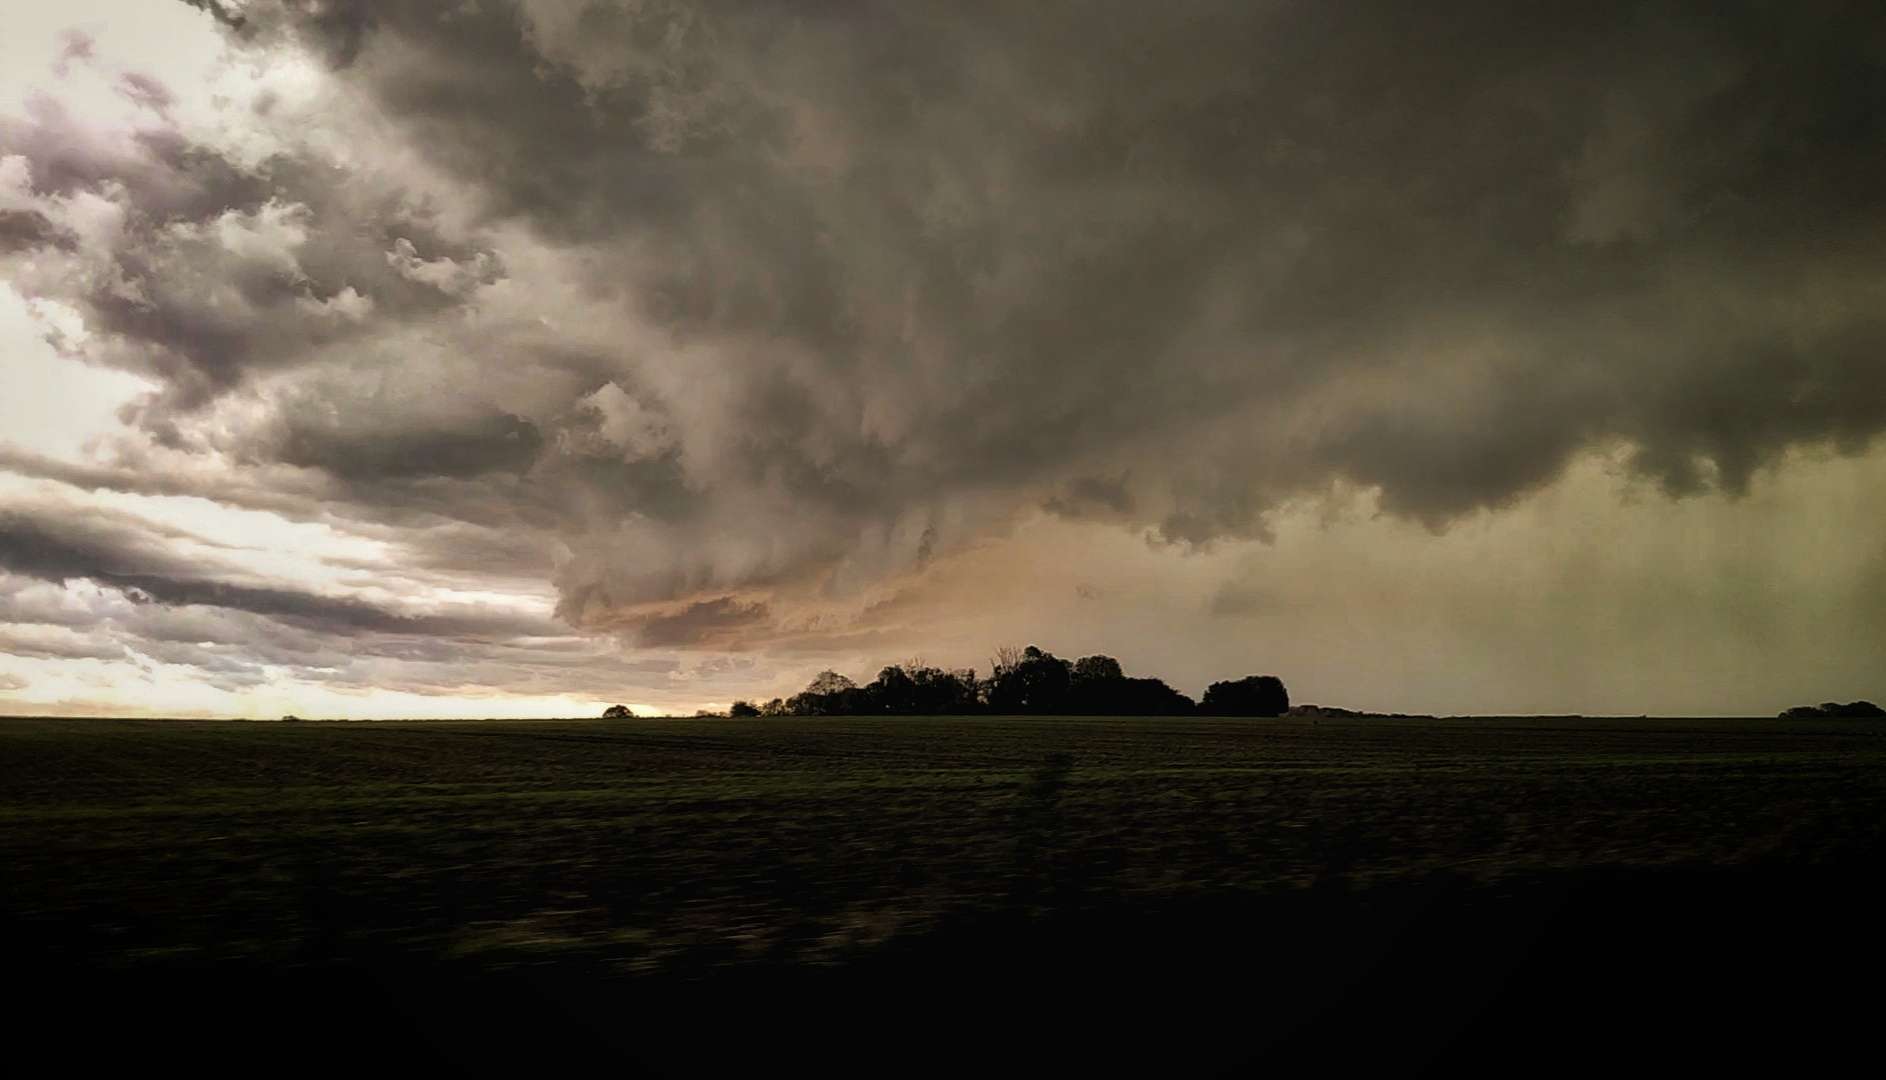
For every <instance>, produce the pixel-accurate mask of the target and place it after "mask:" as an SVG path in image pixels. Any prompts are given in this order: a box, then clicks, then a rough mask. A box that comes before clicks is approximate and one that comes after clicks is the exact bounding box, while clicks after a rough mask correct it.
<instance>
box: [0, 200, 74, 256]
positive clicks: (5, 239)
mask: <svg viewBox="0 0 1886 1080" xmlns="http://www.w3.org/2000/svg"><path fill="white" fill-rule="evenodd" d="M41 246H46V247H55V248H59V249H61V250H65V251H71V250H72V249H73V248H74V247H76V246H78V237H76V236H74V235H73V234H72V231H71V230H69V229H63V228H60V227H59V226H58V225H55V224H53V222H52V221H51V220H50V219H49V218H47V217H46V215H44V214H42V213H40V212H39V211H37V210H0V254H4V253H6V252H9V251H23V250H29V249H31V248H36V247H41Z"/></svg>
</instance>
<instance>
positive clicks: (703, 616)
mask: <svg viewBox="0 0 1886 1080" xmlns="http://www.w3.org/2000/svg"><path fill="white" fill-rule="evenodd" d="M769 615H770V612H769V611H768V610H767V607H766V605H765V604H761V603H754V602H751V601H742V600H740V599H738V598H735V597H731V596H721V597H716V598H714V599H712V600H703V601H700V602H699V603H694V604H689V605H688V606H687V607H685V608H682V609H681V610H679V611H675V612H671V613H668V614H663V615H656V616H652V617H650V618H647V619H644V620H642V621H641V622H640V624H639V625H637V626H636V627H635V639H636V643H637V644H639V645H642V646H645V647H649V648H662V647H674V646H690V647H701V646H712V645H716V644H727V643H729V642H738V641H739V640H740V639H741V638H743V637H744V636H745V635H746V634H747V633H748V632H749V631H751V630H752V629H754V628H755V627H758V626H762V625H765V624H766V623H767V622H768V617H769Z"/></svg>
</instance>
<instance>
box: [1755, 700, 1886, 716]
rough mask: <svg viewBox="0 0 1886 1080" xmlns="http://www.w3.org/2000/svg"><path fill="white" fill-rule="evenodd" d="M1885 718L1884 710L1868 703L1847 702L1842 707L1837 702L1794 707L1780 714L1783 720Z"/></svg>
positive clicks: (1885, 711) (1885, 712) (1885, 710)
mask: <svg viewBox="0 0 1886 1080" xmlns="http://www.w3.org/2000/svg"><path fill="white" fill-rule="evenodd" d="M1883 716H1886V709H1882V708H1880V707H1879V706H1878V705H1875V704H1873V703H1872V702H1870V701H1849V702H1847V703H1846V704H1845V705H1842V704H1841V703H1840V702H1838V701H1823V702H1821V703H1820V704H1819V705H1796V706H1795V707H1794V708H1792V709H1784V710H1782V712H1781V718H1782V719H1783V720H1819V719H1825V718H1835V719H1843V720H1867V719H1878V718H1880V717H1883Z"/></svg>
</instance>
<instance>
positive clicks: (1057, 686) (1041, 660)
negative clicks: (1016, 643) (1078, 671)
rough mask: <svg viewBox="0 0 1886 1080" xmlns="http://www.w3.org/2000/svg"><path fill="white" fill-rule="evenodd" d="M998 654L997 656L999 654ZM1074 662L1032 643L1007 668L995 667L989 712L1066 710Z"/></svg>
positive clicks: (1056, 711) (1048, 711) (1052, 711)
mask: <svg viewBox="0 0 1886 1080" xmlns="http://www.w3.org/2000/svg"><path fill="white" fill-rule="evenodd" d="M998 655H1000V654H999V653H998ZM1072 666H1073V665H1071V664H1069V663H1068V662H1067V661H1066V660H1063V659H1061V658H1060V657H1058V656H1056V655H1054V654H1053V653H1049V652H1043V651H1041V650H1040V649H1038V648H1036V647H1035V646H1033V645H1030V646H1028V647H1027V648H1026V649H1023V650H1022V655H1021V658H1020V659H1019V660H1017V661H1015V662H1014V663H1013V664H1012V665H1011V666H1009V667H1008V668H1007V669H1006V670H997V671H996V672H995V673H994V677H993V678H992V680H991V682H992V683H993V685H992V686H991V687H990V690H989V711H991V712H997V713H1058V712H1065V711H1067V707H1068V705H1069V704H1070V703H1069V700H1068V684H1069V683H1070V682H1071V681H1072V679H1073V673H1072V671H1071V668H1072Z"/></svg>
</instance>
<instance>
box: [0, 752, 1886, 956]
mask: <svg viewBox="0 0 1886 1080" xmlns="http://www.w3.org/2000/svg"><path fill="white" fill-rule="evenodd" d="M1882 734H1886V727H1882V726H1879V725H1867V724H1864V723H1845V724H1842V723H1820V724H1805V725H1804V724H1799V723H1787V722H1780V721H1757V720H1749V721H1726V720H1660V719H1652V720H1562V719H1554V720H1545V719H1524V720H1501V719H1472V720H1440V721H1435V720H1420V721H1412V720H1357V721H1348V722H1337V721H1330V720H1324V721H1321V722H1317V723H1312V722H1310V721H1308V720H1298V719H1281V720H1231V719H1158V720H1152V719H1147V720H1139V719H1083V718H986V717H977V718H918V719H905V718H897V719H889V718H887V719H792V720H756V721H732V720H664V721H648V720H629V721H580V722H579V721H571V722H509V721H490V722H481V723H303V724H276V723H210V722H181V721H109V720H86V721H79V720H6V721H0V858H3V859H4V864H5V865H6V866H7V867H8V872H7V874H6V883H5V885H4V889H3V891H0V925H4V927H5V933H6V935H7V938H8V940H9V943H10V944H11V947H12V954H13V955H14V956H16V957H18V956H22V955H30V956H34V957H38V958H41V959H42V960H45V961H48V962H52V963H57V964H60V965H78V966H85V967H92V968H99V967H102V968H114V969H124V968H140V967H150V966H159V967H162V966H167V965H178V964H191V965H195V964H204V963H215V962H220V961H234V962H238V963H241V964H246V965H251V966H253V965H264V966H271V965H272V966H295V965H304V964H315V963H323V962H332V961H336V960H350V959H352V960H359V959H362V958H365V959H367V960H378V959H383V958H405V959H409V960H425V961H443V962H449V963H451V964H455V965H470V966H473V967H477V968H481V969H505V968H510V967H516V966H520V965H523V966H529V965H534V964H541V963H545V962H564V961H580V962H582V963H583V964H585V965H589V966H590V967H592V968H595V969H598V970H603V971H608V972H615V973H618V974H620V975H622V976H624V977H631V978H633V977H639V976H648V975H662V974H673V973H682V974H687V975H699V974H701V973H704V972H713V971H717V970H724V969H738V968H742V967H751V966H755V965H757V966H780V965H785V966H794V967H797V966H802V965H840V964H844V963H847V962H850V961H853V960H856V959H858V958H860V957H866V956H869V955H870V954H871V953H872V952H873V951H874V950H877V949H879V948H880V947H881V946H883V945H884V944H885V943H887V942H893V941H903V940H912V939H921V938H922V937H923V936H924V935H926V934H928V933H931V932H932V931H934V930H935V929H936V928H937V927H938V926H941V925H945V924H947V923H949V922H950V921H951V920H960V919H962V918H965V917H969V916H974V915H977V914H979V913H999V912H1009V913H1016V912H1021V913H1037V914H1038V913H1043V912H1047V913H1053V912H1057V911H1070V912H1081V911H1093V910H1105V909H1108V908H1110V907H1122V906H1130V905H1146V904H1153V903H1164V902H1167V901H1173V902H1178V901H1183V900H1185V899H1187V898H1198V897H1211V898H1217V899H1219V900H1222V899H1224V898H1228V897H1229V898H1239V897H1249V898H1253V899H1257V898H1263V897H1273V896H1277V895H1280V894H1292V893H1301V892H1303V891H1304V890H1316V889H1323V890H1330V889H1338V890H1341V891H1344V892H1347V893H1356V892H1366V891H1368V890H1373V889H1380V888H1389V887H1394V886H1396V885H1397V884H1398V883H1407V882H1421V881H1429V880H1434V879H1435V878H1436V877H1437V875H1439V876H1445V877H1446V878H1447V879H1449V880H1453V881H1466V882H1472V883H1481V884H1486V885H1488V886H1489V887H1498V886H1499V885H1500V883H1501V882H1506V881H1527V880H1536V879H1538V878H1540V877H1541V876H1549V875H1553V874H1563V873H1567V872H1586V871H1594V870H1619V869H1625V870H1644V869H1650V868H1671V867H1676V868H1699V867H1700V868H1728V867H1738V866H1741V867H1766V868H1776V867H1780V868H1788V869H1800V868H1812V867H1821V868H1827V867H1833V868H1849V867H1854V866H1859V865H1863V864H1870V861H1871V860H1872V859H1873V858H1875V857H1876V856H1877V854H1878V853H1879V852H1880V851H1881V850H1882V844H1881V840H1882V835H1883V829H1886V824H1883V823H1886V769H1883V768H1882V766H1883V765H1886V738H1882V737H1881V736H1882Z"/></svg>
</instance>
